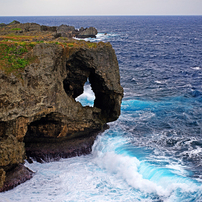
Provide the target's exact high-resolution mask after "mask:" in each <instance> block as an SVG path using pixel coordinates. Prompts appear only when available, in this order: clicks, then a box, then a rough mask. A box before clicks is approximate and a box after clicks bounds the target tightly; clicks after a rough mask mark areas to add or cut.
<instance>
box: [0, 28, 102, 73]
mask: <svg viewBox="0 0 202 202" xmlns="http://www.w3.org/2000/svg"><path fill="white" fill-rule="evenodd" d="M15 30H17V29H15ZM15 30H13V31H15ZM40 43H47V44H57V45H60V46H62V47H63V48H68V49H71V48H80V47H86V48H97V46H98V45H99V44H100V43H101V42H99V43H92V42H86V41H84V40H74V39H68V38H66V37H59V38H56V39H53V38H51V35H50V34H47V35H40V33H39V35H37V36H33V35H16V34H14V33H13V34H7V35H0V70H3V71H4V72H6V73H14V74H15V75H18V74H20V73H21V72H23V71H24V68H25V67H26V66H27V65H29V64H30V63H31V62H34V59H33V58H28V59H27V58H26V57H25V55H26V54H27V53H28V52H29V51H30V50H31V49H33V47H34V46H35V45H36V44H40Z"/></svg>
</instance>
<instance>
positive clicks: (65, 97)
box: [0, 25, 123, 190]
mask: <svg viewBox="0 0 202 202" xmlns="http://www.w3.org/2000/svg"><path fill="white" fill-rule="evenodd" d="M36 26H37V25H36ZM27 57H31V58H35V60H34V62H32V63H31V64H30V65H28V66H27V67H26V68H25V70H24V72H23V74H22V78H21V79H19V78H17V77H16V76H14V75H13V74H12V73H11V74H6V73H4V72H3V71H1V70H0V188H1V187H2V184H4V185H3V188H1V190H7V188H6V187H8V184H10V185H9V187H14V186H16V185H17V184H18V183H19V182H20V181H21V182H23V181H24V180H25V179H29V177H31V175H29V174H28V173H26V174H25V176H27V177H25V178H24V177H22V179H21V180H18V178H17V180H15V181H16V182H15V183H14V184H12V183H7V182H8V179H10V175H11V174H9V173H11V172H13V171H15V169H18V168H19V165H20V164H21V163H23V161H24V159H25V158H26V154H27V156H28V158H30V157H32V158H34V159H36V160H39V161H40V160H41V159H43V160H48V158H55V159H58V158H60V157H70V156H75V155H80V154H82V153H84V154H85V153H89V152H90V150H91V145H92V144H93V141H94V138H95V136H93V135H94V134H95V133H97V132H98V131H100V130H102V129H103V127H104V126H105V124H106V123H107V122H110V121H115V120H116V119H117V118H118V117H119V115H120V106H121V100H122V97H123V89H122V87H121V86H120V76H119V67H118V62H117V59H116V55H115V52H114V50H113V48H112V47H111V45H110V44H109V43H106V44H105V43H102V42H101V43H98V45H97V46H96V47H94V48H90V47H87V46H77V47H72V48H69V47H66V48H64V47H63V46H60V45H57V44H51V43H41V44H37V45H36V46H35V47H34V48H33V50H32V51H30V52H28V53H27ZM87 79H89V81H90V83H91V86H92V89H93V91H94V93H95V96H96V99H95V101H94V107H88V106H87V107H83V106H82V105H81V104H80V103H79V102H76V101H75V98H76V97H77V96H79V95H80V94H82V93H83V86H84V84H85V82H86V81H87ZM25 149H26V151H27V153H26V151H25ZM15 172H17V171H15ZM15 172H14V173H15ZM5 176H6V178H5Z"/></svg>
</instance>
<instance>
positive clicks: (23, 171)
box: [0, 164, 33, 192]
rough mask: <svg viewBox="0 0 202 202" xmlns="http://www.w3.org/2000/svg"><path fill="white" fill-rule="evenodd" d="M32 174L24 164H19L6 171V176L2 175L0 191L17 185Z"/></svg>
mask: <svg viewBox="0 0 202 202" xmlns="http://www.w3.org/2000/svg"><path fill="white" fill-rule="evenodd" d="M0 176H1V170H0ZM32 176H33V172H32V171H31V170H30V169H28V168H26V167H25V166H24V165H21V164H19V165H18V166H16V167H15V168H14V169H12V170H10V171H8V172H7V176H6V178H5V177H4V184H3V186H2V187H1V186H0V192H3V191H8V190H10V189H13V188H14V187H16V186H17V185H19V184H21V183H23V182H25V181H27V180H29V179H31V178H32ZM0 182H1V181H0Z"/></svg>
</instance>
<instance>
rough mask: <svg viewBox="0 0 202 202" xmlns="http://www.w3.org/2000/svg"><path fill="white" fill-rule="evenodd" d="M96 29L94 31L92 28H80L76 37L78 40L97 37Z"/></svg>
mask: <svg viewBox="0 0 202 202" xmlns="http://www.w3.org/2000/svg"><path fill="white" fill-rule="evenodd" d="M97 33H98V32H97V29H95V28H94V27H89V28H86V29H84V28H81V29H79V33H78V34H77V35H76V37H78V38H89V37H91V38H95V37H96V35H97Z"/></svg>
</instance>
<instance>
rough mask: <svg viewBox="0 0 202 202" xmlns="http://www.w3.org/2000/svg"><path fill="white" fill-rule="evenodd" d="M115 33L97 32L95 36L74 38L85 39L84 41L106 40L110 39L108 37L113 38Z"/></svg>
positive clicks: (115, 35)
mask: <svg viewBox="0 0 202 202" xmlns="http://www.w3.org/2000/svg"><path fill="white" fill-rule="evenodd" d="M117 36H118V35H117V34H114V33H98V34H97V35H96V38H84V39H80V38H76V37H75V38H74V39H76V40H85V41H90V42H100V41H103V42H105V41H106V40H110V38H114V37H117Z"/></svg>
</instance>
